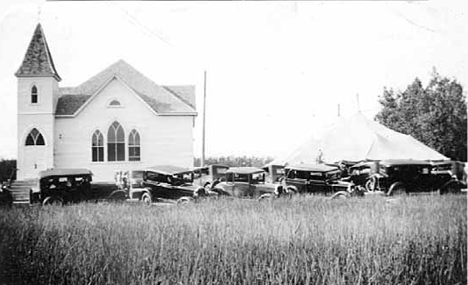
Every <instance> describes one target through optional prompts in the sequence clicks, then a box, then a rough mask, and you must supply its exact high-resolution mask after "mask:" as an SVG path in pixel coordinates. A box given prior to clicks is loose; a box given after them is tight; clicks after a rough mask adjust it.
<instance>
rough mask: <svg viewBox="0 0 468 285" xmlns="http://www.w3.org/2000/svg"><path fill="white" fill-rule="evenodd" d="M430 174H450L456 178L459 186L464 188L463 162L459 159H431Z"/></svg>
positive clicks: (464, 173) (440, 175) (442, 175)
mask: <svg viewBox="0 0 468 285" xmlns="http://www.w3.org/2000/svg"><path fill="white" fill-rule="evenodd" d="M431 164H432V174H434V175H436V176H439V177H444V176H445V177H447V176H450V177H452V178H454V179H457V180H458V182H459V186H460V187H461V188H466V186H467V185H466V172H465V163H463V162H460V161H452V160H444V161H433V162H431Z"/></svg>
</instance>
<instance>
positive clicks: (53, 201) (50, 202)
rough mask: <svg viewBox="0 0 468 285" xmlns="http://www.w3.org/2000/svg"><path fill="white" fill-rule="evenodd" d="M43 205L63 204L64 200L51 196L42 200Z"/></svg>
mask: <svg viewBox="0 0 468 285" xmlns="http://www.w3.org/2000/svg"><path fill="white" fill-rule="evenodd" d="M42 205H43V206H63V200H62V198H60V197H57V196H49V197H47V198H45V199H44V201H43V202H42Z"/></svg>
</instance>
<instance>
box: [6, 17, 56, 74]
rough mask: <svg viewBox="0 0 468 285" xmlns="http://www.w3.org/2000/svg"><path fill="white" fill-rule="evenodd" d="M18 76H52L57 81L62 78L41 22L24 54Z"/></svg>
mask: <svg viewBox="0 0 468 285" xmlns="http://www.w3.org/2000/svg"><path fill="white" fill-rule="evenodd" d="M15 75H16V76H17V77H43V76H52V77H54V78H55V79H56V80H57V81H61V80H62V79H61V78H60V76H59V75H58V73H57V70H55V66H54V61H53V60H52V56H51V54H50V50H49V46H48V45H47V41H46V38H45V35H44V31H43V30H42V26H41V24H40V23H39V24H37V26H36V30H35V31H34V34H33V37H32V39H31V42H30V43H29V47H28V49H27V51H26V54H25V55H24V59H23V63H22V64H21V66H20V68H19V69H18V71H17V72H16V73H15Z"/></svg>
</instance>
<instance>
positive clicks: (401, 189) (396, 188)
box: [387, 182, 407, 196]
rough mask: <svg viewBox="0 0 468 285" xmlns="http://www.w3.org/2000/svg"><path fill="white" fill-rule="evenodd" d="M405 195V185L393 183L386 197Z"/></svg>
mask: <svg viewBox="0 0 468 285" xmlns="http://www.w3.org/2000/svg"><path fill="white" fill-rule="evenodd" d="M406 193H407V189H406V187H405V185H404V184H403V183H401V182H395V183H393V184H392V185H391V186H390V188H389V189H388V192H387V195H388V196H393V195H402V194H406Z"/></svg>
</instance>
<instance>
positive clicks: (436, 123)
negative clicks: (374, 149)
mask: <svg viewBox="0 0 468 285" xmlns="http://www.w3.org/2000/svg"><path fill="white" fill-rule="evenodd" d="M379 103H380V104H381V106H382V109H381V110H380V112H379V113H378V114H377V115H376V117H375V119H376V120H377V121H378V122H380V123H381V124H383V125H385V126H387V127H389V128H390V129H393V130H395V131H397V132H401V133H404V134H407V135H411V136H413V137H414V138H416V139H417V140H419V141H421V142H422V143H424V144H425V145H427V146H429V147H431V148H433V149H435V150H437V151H438V152H440V153H441V154H443V155H445V156H447V157H449V158H450V159H452V160H459V161H466V159H467V110H466V96H465V94H464V92H463V86H462V85H461V84H460V83H459V82H457V80H456V79H451V78H447V77H443V76H441V75H440V74H439V73H438V72H437V71H436V69H435V68H434V69H433V72H432V74H431V78H430V80H429V83H428V84H427V85H426V86H423V84H422V82H421V80H419V78H415V79H414V81H413V82H412V83H411V84H409V85H408V86H407V87H406V89H405V90H403V91H400V90H394V89H392V88H390V89H388V88H384V90H383V94H382V95H381V96H379Z"/></svg>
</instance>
